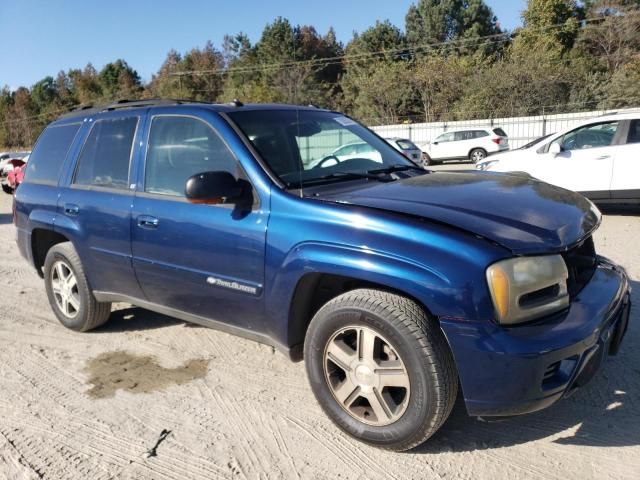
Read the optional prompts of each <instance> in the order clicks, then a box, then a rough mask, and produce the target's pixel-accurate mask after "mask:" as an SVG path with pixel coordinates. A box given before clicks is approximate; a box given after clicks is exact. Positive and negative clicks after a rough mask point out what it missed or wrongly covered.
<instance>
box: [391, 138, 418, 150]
mask: <svg viewBox="0 0 640 480" xmlns="http://www.w3.org/2000/svg"><path fill="white" fill-rule="evenodd" d="M396 143H397V144H398V146H399V147H400V148H401V149H402V150H418V147H416V146H415V145H414V144H413V143H412V142H410V141H409V140H398V141H397V142H396Z"/></svg>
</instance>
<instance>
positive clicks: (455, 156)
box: [423, 127, 509, 165]
mask: <svg viewBox="0 0 640 480" xmlns="http://www.w3.org/2000/svg"><path fill="white" fill-rule="evenodd" d="M505 150H509V137H508V136H507V134H506V132H505V131H504V130H503V129H502V128H500V127H490V128H489V127H488V128H470V129H465V130H453V131H451V132H445V133H443V134H441V135H438V136H437V137H436V138H435V140H433V141H432V142H429V143H426V144H424V146H423V151H424V153H425V157H424V159H425V164H426V165H435V164H437V163H441V162H443V161H444V160H471V161H472V162H473V163H477V162H480V161H482V160H484V159H485V158H486V157H487V156H489V155H492V154H494V153H498V152H504V151H505Z"/></svg>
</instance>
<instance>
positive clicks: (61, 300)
mask: <svg viewBox="0 0 640 480" xmlns="http://www.w3.org/2000/svg"><path fill="white" fill-rule="evenodd" d="M51 290H52V291H53V297H54V298H55V301H56V305H57V306H58V308H59V309H60V311H61V312H62V313H63V314H64V316H66V317H67V318H75V317H76V316H77V315H78V312H79V311H80V294H79V292H78V280H77V279H76V276H75V274H74V273H73V270H72V269H71V267H70V266H69V265H68V264H67V263H66V262H63V261H62V260H58V261H57V262H56V263H54V264H53V267H52V268H51Z"/></svg>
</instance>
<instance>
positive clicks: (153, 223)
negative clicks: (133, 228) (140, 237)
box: [138, 215, 160, 228]
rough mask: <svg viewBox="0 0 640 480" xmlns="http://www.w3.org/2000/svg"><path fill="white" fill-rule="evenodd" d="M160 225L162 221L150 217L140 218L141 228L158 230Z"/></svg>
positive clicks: (143, 216) (141, 216)
mask: <svg viewBox="0 0 640 480" xmlns="http://www.w3.org/2000/svg"><path fill="white" fill-rule="evenodd" d="M158 223H160V221H159V220H158V219H157V218H156V217H152V216H150V215H140V216H139V217H138V226H139V227H140V228H158Z"/></svg>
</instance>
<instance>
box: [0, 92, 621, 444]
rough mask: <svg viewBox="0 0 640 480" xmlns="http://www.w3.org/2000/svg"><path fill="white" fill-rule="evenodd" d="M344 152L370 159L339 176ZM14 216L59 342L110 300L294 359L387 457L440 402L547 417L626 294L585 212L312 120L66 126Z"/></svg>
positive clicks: (292, 114)
mask: <svg viewBox="0 0 640 480" xmlns="http://www.w3.org/2000/svg"><path fill="white" fill-rule="evenodd" d="M327 140H329V141H327ZM341 143H342V145H345V146H347V145H348V146H350V147H351V146H353V145H354V144H356V145H361V144H366V145H367V146H368V148H367V149H366V150H365V151H364V153H363V154H358V155H359V156H355V157H353V158H351V159H344V158H345V157H346V155H347V154H346V153H345V155H343V156H342V157H343V160H342V161H339V160H338V158H337V157H338V156H340V155H341V153H340V151H339V149H338V150H336V148H335V147H336V145H340V144H341ZM312 147H313V148H312ZM358 148H360V147H358ZM372 151H374V152H377V155H376V156H375V158H371V157H367V156H366V155H368V154H369V153H370V152H372ZM367 152H369V153H367ZM348 155H351V153H348ZM311 160H313V161H317V160H318V163H317V164H316V165H315V166H312V165H311ZM329 161H331V162H332V163H331V162H329ZM13 219H14V223H15V225H16V232H17V235H16V237H17V243H18V247H19V249H20V253H21V255H22V256H24V257H25V258H26V259H27V260H28V261H29V262H30V263H31V265H32V266H33V267H34V268H35V269H36V270H37V272H38V273H39V274H40V276H41V277H42V278H43V279H44V289H45V291H46V293H47V297H48V299H49V303H50V305H51V308H52V310H53V312H54V314H55V315H56V317H57V318H58V320H59V321H60V323H61V324H62V325H64V326H65V327H67V328H70V329H72V330H75V331H82V332H84V331H88V330H92V329H94V328H97V327H99V326H100V325H102V324H104V323H105V322H107V321H108V320H109V315H110V312H111V304H112V302H126V303H130V304H133V305H137V306H139V307H142V308H146V309H149V310H152V311H155V312H158V313H160V314H165V315H170V316H173V317H177V318H180V319H182V320H185V321H190V322H194V323H198V324H201V325H204V326H209V327H213V328H218V329H222V330H225V331H227V332H230V333H234V334H237V335H241V336H245V337H248V338H250V339H253V340H257V341H260V342H263V343H266V344H269V345H272V346H274V347H276V348H278V349H280V350H282V351H283V352H285V353H286V354H287V355H289V356H290V358H292V359H294V360H302V359H304V361H305V366H306V372H307V376H308V378H309V383H310V386H311V389H312V390H313V393H314V394H315V396H316V399H317V401H318V403H319V404H320V406H321V407H322V409H323V410H324V411H325V412H326V414H327V415H328V416H329V417H330V418H331V419H332V420H333V421H334V422H335V424H336V425H337V426H338V427H339V428H341V429H343V430H344V431H345V432H347V433H348V434H349V435H352V436H353V437H355V438H357V439H359V440H362V441H364V442H367V443H369V444H371V445H375V446H377V447H382V448H386V449H393V450H407V449H410V448H412V447H415V446H416V445H418V444H420V443H422V442H423V441H425V440H426V439H427V438H429V437H430V436H431V435H432V434H433V433H434V432H436V431H437V430H438V429H439V428H440V427H441V426H442V425H443V424H444V422H445V421H446V419H447V417H448V416H449V414H450V413H451V411H452V408H453V406H454V403H455V402H456V399H457V398H458V388H460V389H461V397H462V398H463V399H464V402H465V405H466V410H467V412H468V413H469V414H470V415H473V416H501V415H516V414H524V413H529V412H534V411H537V410H540V409H542V408H545V407H548V406H549V405H551V404H553V403H554V402H556V401H558V400H560V399H561V398H563V397H565V396H566V395H568V394H569V393H570V392H571V391H573V390H574V388H576V387H579V386H582V385H584V384H586V383H587V382H588V381H589V380H590V379H591V378H592V377H593V375H594V373H595V372H596V370H598V368H600V366H601V365H602V364H603V361H604V359H605V358H606V356H607V355H609V354H615V353H616V352H617V351H618V349H619V347H620V342H621V341H622V339H623V336H624V334H625V332H626V330H627V325H628V320H629V309H630V302H631V300H630V294H629V282H628V278H627V275H626V273H625V272H624V270H623V269H622V268H619V267H617V266H615V265H614V264H613V263H611V262H610V261H608V260H606V259H604V258H602V257H600V256H598V255H597V254H596V250H595V247H594V242H593V238H592V235H593V233H594V232H595V231H596V229H597V228H598V227H599V225H600V222H601V214H600V212H599V211H598V209H597V208H596V207H595V206H594V205H593V204H592V203H591V202H590V201H589V200H587V199H586V198H584V197H583V196H582V195H579V194H577V193H574V192H570V191H567V190H564V189H561V188H557V187H554V186H552V185H549V184H547V183H544V182H539V181H536V180H532V179H530V178H523V177H521V176H518V175H509V174H487V173H484V172H476V171H471V172H436V171H431V170H425V169H423V168H421V167H418V166H416V164H415V163H414V162H412V161H410V160H408V159H407V158H406V157H405V156H403V155H401V154H400V153H399V152H398V151H397V150H396V149H394V148H393V147H391V145H389V144H388V143H387V142H386V141H384V140H383V139H381V138H380V137H379V136H377V135H375V134H374V133H373V132H371V131H370V130H369V129H367V128H366V127H364V126H363V125H361V124H359V123H357V122H355V121H354V120H352V119H350V118H348V117H346V116H343V115H341V114H339V113H337V112H333V111H329V110H322V109H318V108H313V107H298V106H292V105H243V104H241V103H239V102H234V103H232V104H226V105H213V104H202V103H198V104H191V103H188V102H187V103H182V102H178V101H175V100H166V101H159V100H148V101H139V102H131V103H116V104H113V105H109V106H106V107H105V108H102V109H101V108H97V109H91V110H80V111H75V112H72V113H70V114H67V115H65V116H63V117H61V118H59V119H58V120H56V121H55V122H53V123H52V124H50V125H49V126H47V128H45V130H44V131H43V133H42V134H41V135H40V138H39V139H38V141H37V144H36V146H35V148H34V151H33V154H32V155H31V157H30V160H29V163H28V164H27V168H26V175H25V179H24V181H23V183H22V185H21V186H20V187H19V188H18V189H17V190H16V194H15V196H14V216H13ZM93 339H94V341H99V340H97V339H96V338H95V337H93ZM87 341H91V339H87ZM151 347H152V346H151V345H150V346H149V348H151ZM248 357H249V358H248V361H249V362H250V361H252V360H253V361H255V359H252V358H251V355H248ZM621 363H622V362H618V363H617V364H613V365H610V366H612V367H616V366H618V367H620V366H621ZM223 367H224V366H223V365H222V367H221V368H223ZM248 368H249V367H248ZM274 393H275V392H274ZM294 400H295V401H297V400H298V399H292V401H294ZM254 408H256V409H260V408H261V407H260V405H259V404H256V405H255V406H254ZM337 448H339V447H337Z"/></svg>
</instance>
